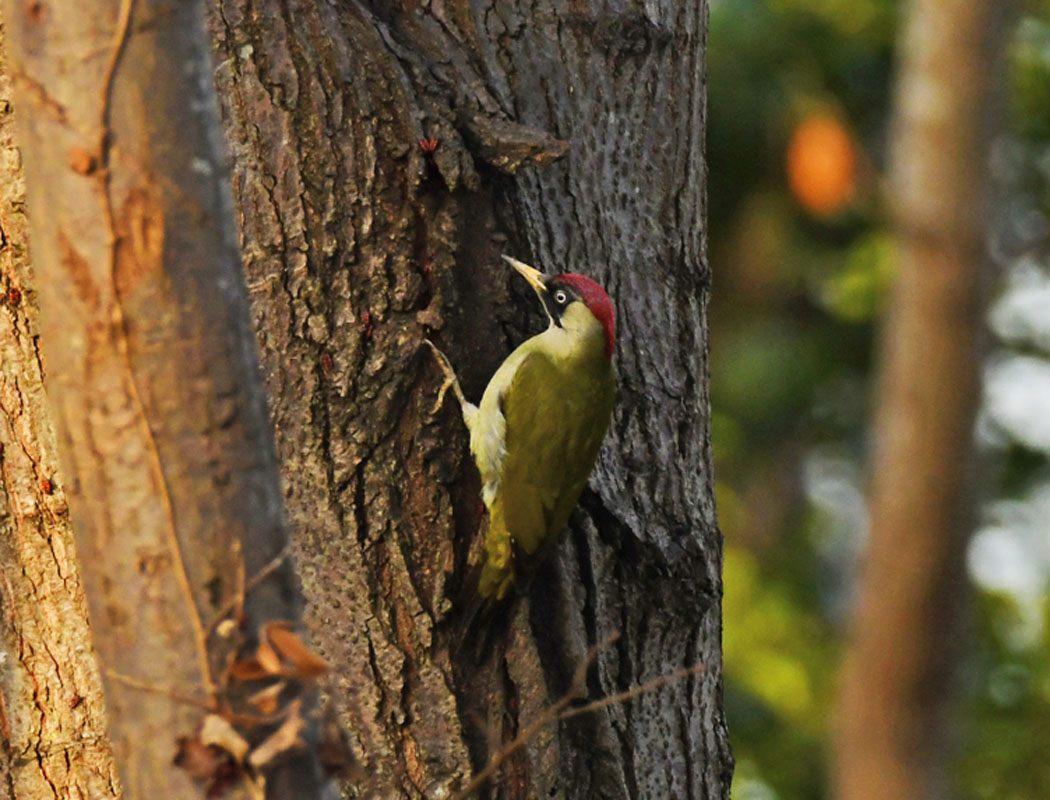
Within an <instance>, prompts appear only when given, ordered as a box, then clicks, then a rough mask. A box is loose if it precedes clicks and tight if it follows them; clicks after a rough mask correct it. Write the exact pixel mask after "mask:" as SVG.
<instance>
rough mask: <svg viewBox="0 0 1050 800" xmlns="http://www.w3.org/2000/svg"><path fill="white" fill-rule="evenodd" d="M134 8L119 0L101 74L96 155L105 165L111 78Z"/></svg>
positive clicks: (130, 0) (129, 0) (132, 0)
mask: <svg viewBox="0 0 1050 800" xmlns="http://www.w3.org/2000/svg"><path fill="white" fill-rule="evenodd" d="M134 8H135V0H121V3H120V13H119V15H118V17H117V30H116V31H115V32H114V34H113V44H112V45H111V46H110V49H109V60H108V61H107V62H106V71H105V72H104V73H103V75H102V96H101V97H100V104H99V120H98V129H99V141H98V155H99V163H100V164H102V165H103V166H106V165H107V164H106V162H107V155H108V154H107V149H108V144H109V109H110V100H111V96H112V94H113V79H114V78H115V77H116V74H117V67H118V66H119V65H120V57H121V55H123V53H124V47H125V45H126V44H127V43H128V31H130V30H131V12H132V11H133V10H134Z"/></svg>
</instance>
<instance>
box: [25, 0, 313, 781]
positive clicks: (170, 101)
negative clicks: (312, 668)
mask: <svg viewBox="0 0 1050 800" xmlns="http://www.w3.org/2000/svg"><path fill="white" fill-rule="evenodd" d="M4 13H5V19H6V22H7V26H8V31H9V34H10V37H11V40H10V42H9V45H10V53H11V61H12V65H13V67H12V74H13V75H14V77H15V86H16V95H17V100H18V108H19V124H20V131H21V133H22V136H21V141H22V145H23V152H24V154H25V165H26V177H27V183H28V188H29V205H30V222H31V225H32V242H33V257H34V265H35V268H36V273H37V287H38V294H39V298H40V307H41V320H42V329H41V341H42V344H43V348H44V351H45V355H46V361H47V369H48V396H49V400H50V404H51V409H52V411H53V414H54V419H55V422H56V427H57V430H58V433H59V443H60V447H61V450H62V455H63V458H64V463H65V465H66V474H67V475H69V476H70V479H69V486H68V488H67V492H66V494H67V496H68V497H69V503H70V507H71V509H72V511H73V515H74V519H75V533H76V538H77V549H78V551H79V553H80V555H81V563H82V567H83V574H84V585H85V590H86V594H87V599H88V604H89V608H90V613H91V621H92V626H93V629H94V632H95V635H96V645H97V648H98V652H99V659H100V661H101V665H102V673H103V678H104V681H105V690H106V699H107V705H108V711H109V719H110V724H109V729H110V733H111V736H112V743H113V748H114V752H115V754H116V756H117V758H118V761H119V763H120V767H121V775H122V779H123V785H124V789H125V792H126V794H127V796H129V797H134V798H161V797H163V798H181V797H187V798H189V797H193V798H197V797H200V795H201V789H200V788H199V787H195V786H193V785H192V784H191V782H190V778H189V776H188V774H187V771H185V770H184V769H182V768H181V767H178V766H176V765H175V764H174V763H173V759H174V756H175V754H176V739H177V737H179V736H187V737H192V736H193V734H194V731H195V728H196V727H197V726H198V725H199V724H200V722H201V720H202V718H203V716H204V710H203V709H202V708H201V706H209V707H212V708H219V707H221V706H222V705H223V704H224V703H228V702H235V701H236V700H237V699H238V698H237V691H238V689H239V688H241V687H239V686H238V684H237V682H236V681H230V682H227V681H226V680H225V677H226V672H225V671H224V669H223V667H224V666H225V664H226V663H227V659H228V658H229V657H231V656H232V655H233V653H232V651H233V650H235V649H236V647H237V645H238V644H239V643H240V641H241V636H240V635H238V634H236V633H233V634H229V632H227V633H228V634H229V635H226V636H225V638H224V635H223V634H221V633H217V632H216V628H215V627H213V624H212V623H213V621H217V619H216V618H217V617H220V616H222V612H223V611H225V612H227V613H228V612H229V611H230V610H231V609H232V608H234V606H235V605H237V602H238V600H241V601H243V602H244V610H243V615H242V616H240V617H239V618H236V621H237V622H240V623H241V624H240V626H239V629H240V631H242V632H243V636H245V637H246V638H247V640H248V641H247V643H248V644H251V641H252V637H253V635H254V632H255V631H256V630H257V629H258V626H259V625H260V624H261V623H263V622H265V621H267V620H274V619H282V620H292V621H294V620H295V619H296V617H297V605H298V600H297V596H296V593H295V591H294V590H293V586H292V575H291V570H290V567H289V566H288V564H287V563H284V564H283V565H282V568H280V569H277V570H275V571H274V572H273V573H272V574H271V575H270V577H269V578H267V579H266V580H264V581H262V582H261V583H260V584H259V585H258V586H256V587H254V588H253V589H251V590H250V591H248V592H247V597H244V596H243V590H244V586H245V581H246V580H250V577H251V576H253V575H256V574H257V573H258V572H259V571H260V570H261V569H262V568H263V566H264V565H266V564H268V563H269V562H271V561H272V560H273V559H274V558H275V556H277V555H278V554H279V553H280V552H281V551H282V549H283V548H284V546H285V543H286V531H285V526H284V520H283V517H282V507H281V499H280V490H279V485H278V475H277V471H276V467H275V461H274V454H273V450H272V439H271V438H270V434H269V432H268V430H267V425H266V412H265V407H264V396H263V392H262V386H261V382H260V378H259V375H258V368H257V362H256V358H255V351H254V349H253V344H252V337H251V332H250V329H249V327H248V314H247V303H246V299H245V296H244V291H243V284H242V278H241V273H240V271H239V269H238V261H237V250H236V246H235V242H234V239H235V234H234V228H233V220H232V218H231V215H230V198H229V189H228V184H227V183H226V180H225V172H224V170H223V165H222V153H221V128H220V127H219V122H218V114H217V107H216V104H215V100H214V94H213V91H212V87H211V80H210V73H211V63H210V57H209V53H208V49H207V45H206V41H205V38H204V30H203V19H202V8H201V5H200V4H199V3H193V2H184V1H183V0H139V2H137V3H136V2H134V0H123V2H118V0H96V1H95V2H79V3H75V4H63V5H62V6H61V8H60V7H59V6H58V5H50V4H45V3H28V4H27V3H22V2H14V1H13V0H12V1H11V2H7V3H5V5H4ZM8 311H10V309H8ZM59 498H60V496H59V497H54V498H49V499H48V503H49V504H50V503H55V504H56V505H57V503H58V502H59V501H60V499H59ZM56 541H57V540H56ZM245 576H248V577H247V578H246V577H245ZM233 627H234V628H237V627H238V626H236V625H234V626H233ZM218 630H219V631H223V630H225V626H223V627H219V628H218ZM72 688H73V687H70V688H69V689H67V690H66V691H71V690H72ZM186 698H189V700H187V699H186ZM61 699H62V700H63V701H65V700H66V698H65V695H63V697H62V698H61ZM306 699H307V702H308V700H309V698H306ZM50 702H51V703H56V702H59V700H58V699H56V698H52V699H50ZM244 733H245V736H247V737H248V738H249V739H251V740H252V743H253V744H254V743H256V742H257V741H258V737H257V734H260V732H259V731H245V732H244ZM267 771H269V772H271V774H270V775H269V778H270V780H269V787H270V789H271V791H270V796H273V797H280V798H292V797H304V798H306V797H314V796H317V787H318V780H319V776H318V770H317V768H316V761H315V760H314V759H313V758H312V757H311V756H310V755H309V754H307V755H304V756H301V757H297V758H295V759H293V760H292V761H291V762H290V763H289V764H286V765H284V766H282V767H279V768H276V769H274V770H267ZM90 796H92V797H94V796H97V795H90Z"/></svg>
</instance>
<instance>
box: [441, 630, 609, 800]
mask: <svg viewBox="0 0 1050 800" xmlns="http://www.w3.org/2000/svg"><path fill="white" fill-rule="evenodd" d="M619 638H620V634H619V633H618V632H617V633H613V634H611V635H610V636H609V637H608V638H606V639H605V641H603V642H599V643H598V644H596V645H594V646H593V647H592V648H591V649H590V650H588V651H587V655H586V656H584V658H583V660H582V661H580V663H579V665H578V666H577V667H576V672H575V673H574V674H573V677H572V685H571V686H569V690H568V691H567V692H566V693H565V694H563V695H562V696H561V697H559V698H558V699H557V700H556V701H555V702H554V703H553V704H552V705H550V706H548V707H547V708H545V709H544V710H543V711H542V712H541V713H540V714H539V716H537V717H536V719H534V720H533V721H532V722H530V723H529V724H528V725H526V726H525V727H524V728H522V729H521V730H520V731H518V735H517V736H515V737H514V738H513V739H512V740H511V741H510V742H508V743H507V745H506V746H505V747H504V748H503V749H502V750H500V751H499V752H498V753H493V755H492V757H491V758H490V759H489V763H488V764H486V765H485V768H484V769H483V770H481V772H479V773H477V774H476V775H475V776H474V777H473V778H471V780H470V783H468V784H467V785H466V786H465V787H464V788H463V790H462V791H460V792H459V793H458V794H456V795H455V797H454V798H453V800H465V799H466V798H467V797H470V795H472V794H473V793H474V792H476V791H477V790H478V789H480V788H481V787H482V786H484V785H485V782H486V781H487V780H488V779H489V778H491V777H492V776H493V775H495V774H496V772H497V771H498V770H499V768H500V767H501V766H503V764H504V762H505V761H506V760H507V759H508V758H510V757H511V756H512V755H514V754H515V753H516V752H518V750H520V749H521V748H522V747H524V746H525V745H526V744H528V743H529V742H530V741H531V740H532V739H534V738H535V737H536V734H538V733H539V732H540V731H541V730H543V729H544V728H545V727H547V726H548V725H551V724H552V723H555V722H557V721H558V719H559V717H560V716H561V714H562V712H564V711H565V709H566V708H568V707H569V705H571V704H572V701H573V700H576V699H578V698H580V697H581V696H582V695H583V694H584V692H585V691H586V688H587V671H588V670H589V669H590V668H591V665H593V664H594V662H595V661H596V660H597V658H598V655H599V654H600V653H601V652H602V651H604V650H607V649H608V648H609V647H611V646H612V645H613V644H615V643H616V641H617V640H618V639H619Z"/></svg>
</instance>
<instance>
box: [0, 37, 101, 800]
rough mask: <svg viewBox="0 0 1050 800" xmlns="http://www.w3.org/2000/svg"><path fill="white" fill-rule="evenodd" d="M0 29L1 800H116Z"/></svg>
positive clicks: (9, 83) (9, 82)
mask: <svg viewBox="0 0 1050 800" xmlns="http://www.w3.org/2000/svg"><path fill="white" fill-rule="evenodd" d="M11 94H12V92H11V81H10V78H9V76H8V74H7V68H6V61H5V57H4V55H3V29H2V28H0V264H2V266H0V275H2V278H0V297H2V303H0V642H2V645H0V647H2V649H0V730H2V734H3V752H2V753H0V763H2V766H0V798H4V800H15V798H17V800H37V799H38V798H47V799H48V800H50V799H51V798H54V797H56V796H58V797H62V798H84V799H85V800H86V799H87V798H91V800H94V799H95V798H99V799H101V798H106V797H111V798H112V797H119V796H120V790H119V788H118V784H117V775H116V768H115V766H114V764H113V757H112V754H111V753H110V748H109V741H108V739H107V738H106V727H105V726H106V720H105V710H104V703H103V699H102V684H101V682H100V680H99V675H98V668H97V666H96V664H95V654H94V649H93V645H92V643H91V634H90V629H89V628H88V621H87V606H86V604H85V601H84V591H83V587H82V586H81V583H80V566H79V565H78V563H77V559H76V553H75V547H74V543H73V530H72V526H71V524H70V521H69V511H68V509H67V507H66V502H65V486H64V481H63V480H62V478H61V477H60V475H59V470H58V459H57V455H56V452H55V434H54V430H53V428H52V425H51V416H50V414H49V412H48V408H47V398H46V397H45V395H44V385H43V371H44V370H43V365H42V363H41V359H40V351H39V348H38V347H37V343H38V342H37V339H38V331H39V325H38V321H37V304H36V297H35V293H34V292H33V291H32V290H31V289H30V287H31V286H33V285H34V284H35V282H34V281H33V277H32V271H31V269H30V264H29V253H28V232H27V222H26V215H25V182H24V180H23V178H22V162H21V157H20V155H19V150H18V145H17V143H16V142H15V131H14V115H13V111H12V105H11V104H12V99H11Z"/></svg>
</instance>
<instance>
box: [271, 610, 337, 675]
mask: <svg viewBox="0 0 1050 800" xmlns="http://www.w3.org/2000/svg"><path fill="white" fill-rule="evenodd" d="M263 635H264V636H265V638H267V639H268V640H269V641H270V643H271V644H272V645H273V646H274V648H275V649H276V650H277V652H278V653H280V654H281V657H282V658H283V659H284V660H285V661H287V662H288V663H289V664H291V665H292V671H291V673H290V674H289V673H286V674H288V676H289V677H293V678H316V677H318V676H319V675H323V674H324V673H326V672H328V662H327V661H325V660H324V659H323V658H321V656H319V655H317V653H315V652H314V651H313V650H311V649H310V648H309V647H307V646H306V645H305V644H304V643H303V640H302V639H300V638H299V636H298V634H296V633H295V632H294V631H292V630H289V628H288V627H287V624H286V623H281V622H269V623H267V624H266V625H265V626H263Z"/></svg>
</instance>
